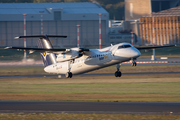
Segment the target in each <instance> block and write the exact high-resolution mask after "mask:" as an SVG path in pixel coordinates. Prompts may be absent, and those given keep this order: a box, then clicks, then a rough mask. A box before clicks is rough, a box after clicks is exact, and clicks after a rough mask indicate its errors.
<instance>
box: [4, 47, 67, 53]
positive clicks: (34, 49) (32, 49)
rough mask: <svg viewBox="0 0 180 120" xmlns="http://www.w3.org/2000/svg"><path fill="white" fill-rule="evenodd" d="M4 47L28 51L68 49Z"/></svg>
mask: <svg viewBox="0 0 180 120" xmlns="http://www.w3.org/2000/svg"><path fill="white" fill-rule="evenodd" d="M5 49H17V50H30V51H36V52H45V51H47V52H58V51H70V49H46V48H24V47H6V48H5Z"/></svg>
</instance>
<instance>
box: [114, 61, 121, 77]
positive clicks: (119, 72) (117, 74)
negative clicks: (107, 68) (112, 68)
mask: <svg viewBox="0 0 180 120" xmlns="http://www.w3.org/2000/svg"><path fill="white" fill-rule="evenodd" d="M120 67H121V65H120V64H117V65H116V68H117V71H116V72H115V74H114V75H115V77H121V71H119V69H120Z"/></svg>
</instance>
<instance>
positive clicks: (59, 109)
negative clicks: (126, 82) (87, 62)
mask: <svg viewBox="0 0 180 120" xmlns="http://www.w3.org/2000/svg"><path fill="white" fill-rule="evenodd" d="M0 112H1V113H16V112H23V113H84V114H93V113H95V114H172V115H180V103H163V102H89V101H0Z"/></svg>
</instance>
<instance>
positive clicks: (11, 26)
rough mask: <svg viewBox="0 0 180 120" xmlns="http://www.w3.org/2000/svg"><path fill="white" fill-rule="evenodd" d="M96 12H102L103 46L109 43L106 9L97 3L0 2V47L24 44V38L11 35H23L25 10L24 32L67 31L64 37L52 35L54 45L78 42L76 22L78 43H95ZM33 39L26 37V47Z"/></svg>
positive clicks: (29, 33) (96, 31) (90, 44)
mask: <svg viewBox="0 0 180 120" xmlns="http://www.w3.org/2000/svg"><path fill="white" fill-rule="evenodd" d="M99 13H101V39H102V46H106V45H107V44H109V41H108V21H109V13H108V12H107V11H106V10H105V9H104V8H102V7H101V6H100V5H99V4H98V3H90V2H83V3H0V16H1V17H0V47H5V46H23V45H24V43H23V40H21V39H17V40H15V39H14V37H16V36H20V35H24V16H23V14H26V35H27V36H28V35H40V34H41V19H42V18H41V15H43V34H49V35H67V36H68V37H67V38H63V39H62V38H58V39H56V38H53V40H52V43H53V46H55V47H67V46H69V47H72V46H77V25H78V24H79V25H80V29H79V31H80V33H79V35H80V47H82V46H83V47H85V46H98V44H99ZM36 46H37V40H36V39H28V40H27V47H36Z"/></svg>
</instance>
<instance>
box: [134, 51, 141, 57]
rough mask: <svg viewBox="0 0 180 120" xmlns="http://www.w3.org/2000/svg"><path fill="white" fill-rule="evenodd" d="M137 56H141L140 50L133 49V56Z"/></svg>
mask: <svg viewBox="0 0 180 120" xmlns="http://www.w3.org/2000/svg"><path fill="white" fill-rule="evenodd" d="M139 56H141V53H140V51H139V50H134V51H133V58H137V57H139Z"/></svg>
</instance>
